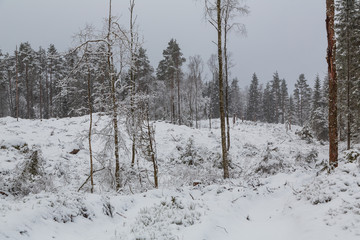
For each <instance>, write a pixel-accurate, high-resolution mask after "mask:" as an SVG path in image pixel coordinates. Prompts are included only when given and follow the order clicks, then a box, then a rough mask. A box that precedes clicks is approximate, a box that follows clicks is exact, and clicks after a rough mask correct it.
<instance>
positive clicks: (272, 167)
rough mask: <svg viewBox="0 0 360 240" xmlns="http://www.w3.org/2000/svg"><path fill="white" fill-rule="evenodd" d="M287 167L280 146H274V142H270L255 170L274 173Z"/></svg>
mask: <svg viewBox="0 0 360 240" xmlns="http://www.w3.org/2000/svg"><path fill="white" fill-rule="evenodd" d="M284 168H285V163H284V160H283V158H282V156H281V155H280V154H279V152H278V148H276V147H273V146H272V143H268V146H267V148H266V150H265V151H264V153H263V155H262V161H261V162H260V163H259V164H258V165H257V167H256V168H255V172H256V173H258V174H260V175H262V176H266V175H274V174H277V173H279V172H281V171H282V170H284Z"/></svg>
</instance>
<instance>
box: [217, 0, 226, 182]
mask: <svg viewBox="0 0 360 240" xmlns="http://www.w3.org/2000/svg"><path fill="white" fill-rule="evenodd" d="M216 5H217V33H218V61H219V105H220V125H221V147H222V160H223V168H224V178H229V166H228V165H229V164H228V160H227V150H226V133H225V109H224V89H223V88H224V85H223V59H222V58H223V57H222V54H223V53H222V43H221V42H222V25H221V0H217V4H216Z"/></svg>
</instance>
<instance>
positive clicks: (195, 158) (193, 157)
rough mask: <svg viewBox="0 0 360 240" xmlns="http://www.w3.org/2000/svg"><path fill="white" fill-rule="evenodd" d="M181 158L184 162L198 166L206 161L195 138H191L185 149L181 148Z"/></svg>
mask: <svg viewBox="0 0 360 240" xmlns="http://www.w3.org/2000/svg"><path fill="white" fill-rule="evenodd" d="M180 160H181V162H182V163H183V164H187V165H194V166H198V165H200V164H202V163H203V162H204V159H203V158H202V156H201V155H199V149H197V148H196V146H195V143H194V139H193V138H191V137H190V138H189V139H188V142H187V144H186V146H185V148H184V149H182V148H180Z"/></svg>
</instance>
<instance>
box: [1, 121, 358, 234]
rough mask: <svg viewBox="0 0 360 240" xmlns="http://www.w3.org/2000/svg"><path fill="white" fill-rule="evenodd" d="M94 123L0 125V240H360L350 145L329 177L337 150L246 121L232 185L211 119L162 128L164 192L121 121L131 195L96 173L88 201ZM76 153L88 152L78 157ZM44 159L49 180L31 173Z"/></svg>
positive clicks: (101, 134)
mask: <svg viewBox="0 0 360 240" xmlns="http://www.w3.org/2000/svg"><path fill="white" fill-rule="evenodd" d="M88 120H89V118H88V117H87V116H84V117H79V118H68V119H58V120H57V119H50V120H43V121H39V120H23V119H19V122H17V121H16V119H13V118H2V119H0V191H1V192H2V193H3V194H0V239H1V240H2V239H4V240H5V239H11V240H23V239H24V240H25V239H26V240H28V239H31V240H48V239H64V240H82V239H84V240H85V239H86V240H98V239H101V240H118V239H186V240H187V239H190V240H191V239H194V240H197V239H200V240H201V239H209V240H211V239H213V240H217V239H234V240H236V239H247V240H256V239H259V240H260V239H267V240H288V239H292V240H303V239H307V240H322V239H323V240H333V239H334V240H335V239H341V240H352V239H354V240H355V239H360V169H359V162H358V161H354V162H352V163H350V162H347V161H346V160H344V157H345V154H346V151H344V149H343V147H342V146H340V149H341V154H340V156H341V161H340V163H339V167H338V168H337V169H336V170H335V171H333V172H332V173H330V174H329V173H327V171H326V170H324V171H322V169H323V167H324V166H325V165H324V164H323V162H326V161H327V154H328V147H327V146H326V145H325V146H324V145H321V144H320V143H318V142H316V141H315V142H314V143H312V144H308V143H306V141H303V140H300V138H299V137H298V136H297V135H295V133H294V132H295V129H299V127H293V130H292V131H289V132H286V130H285V127H284V126H283V125H281V124H278V125H274V124H265V123H252V122H237V123H236V125H235V126H232V127H231V149H230V154H229V157H230V159H231V168H230V173H231V178H230V179H228V180H223V179H222V169H221V158H220V157H221V155H220V153H221V148H220V129H219V127H218V126H219V122H218V120H213V123H212V126H213V129H211V130H210V129H209V128H208V125H207V121H203V122H201V126H202V128H201V129H194V128H189V127H186V126H176V125H171V124H168V123H164V122H156V123H155V131H156V149H157V157H158V162H159V178H160V183H159V186H160V187H159V189H154V188H153V175H152V163H151V162H147V161H146V160H144V159H142V157H141V156H140V157H139V159H138V162H137V164H136V166H135V168H134V169H131V168H130V162H131V160H130V151H129V149H130V141H129V138H128V137H127V134H126V130H125V127H124V125H123V123H122V122H121V127H120V130H121V133H122V135H121V136H122V140H121V144H122V148H121V151H120V155H121V159H120V161H121V167H122V169H123V175H122V181H123V184H124V187H123V189H121V191H120V192H119V193H116V192H115V191H114V190H113V189H112V188H111V184H112V182H111V181H112V180H111V174H110V172H109V170H108V168H105V169H103V170H101V171H99V172H97V173H95V178H94V181H95V184H96V185H95V193H94V194H91V193H90V191H89V183H87V184H85V186H84V187H83V188H82V189H81V190H80V191H79V192H78V189H79V187H80V186H81V185H82V184H83V183H84V181H85V180H86V179H87V176H88V174H89V171H90V170H89V151H88V140H87V131H88V124H89V122H88ZM94 122H95V124H94V132H93V149H94V162H95V169H96V170H100V169H102V168H103V167H107V166H114V162H113V160H112V159H113V158H112V148H113V145H112V142H111V138H110V134H111V131H110V130H111V121H110V119H109V118H107V117H106V116H101V115H100V114H96V115H95V121H94ZM214 127H215V128H214ZM74 149H79V150H80V151H79V152H78V153H77V154H76V155H74V154H70V152H71V151H72V150H74ZM356 151H358V150H354V152H356ZM35 152H37V154H38V159H39V162H38V164H39V166H40V167H39V174H38V176H32V175H31V174H29V173H28V172H26V171H25V170H24V169H26V168H27V167H29V166H30V165H29V164H31V161H30V160H29V159H30V158H31V156H32V154H34V153H35ZM353 155H354V154H353ZM354 156H355V155H354ZM112 171H113V170H112ZM29 176H30V177H29ZM139 176H141V183H140V180H139ZM23 179H27V182H25V183H24V182H23V181H22V180H23ZM193 183H196V184H193ZM198 183H200V184H198ZM194 185H196V186H194ZM20 190H23V191H25V190H26V191H27V193H28V194H27V195H23V194H21V192H20ZM6 195H7V196H6Z"/></svg>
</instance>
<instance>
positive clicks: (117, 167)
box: [107, 0, 121, 191]
mask: <svg viewBox="0 0 360 240" xmlns="http://www.w3.org/2000/svg"><path fill="white" fill-rule="evenodd" d="M108 21H109V22H108V23H109V25H108V35H107V47H108V56H107V61H108V67H109V71H110V84H111V100H112V121H113V128H114V147H115V187H116V191H118V190H119V189H120V188H121V180H120V162H119V127H118V113H117V109H118V106H117V101H116V89H115V81H116V79H115V72H114V64H113V63H114V56H113V54H112V48H111V38H110V35H111V24H112V18H111V0H109V20H108Z"/></svg>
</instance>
